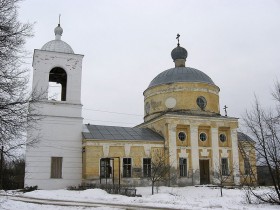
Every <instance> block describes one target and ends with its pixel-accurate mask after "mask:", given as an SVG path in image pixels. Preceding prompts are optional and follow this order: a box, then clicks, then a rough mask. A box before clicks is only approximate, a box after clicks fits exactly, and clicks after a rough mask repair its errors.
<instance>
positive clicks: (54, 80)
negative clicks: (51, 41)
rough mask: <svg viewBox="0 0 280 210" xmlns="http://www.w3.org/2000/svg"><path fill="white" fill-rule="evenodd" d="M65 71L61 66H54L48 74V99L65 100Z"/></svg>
mask: <svg viewBox="0 0 280 210" xmlns="http://www.w3.org/2000/svg"><path fill="white" fill-rule="evenodd" d="M66 88H67V73H66V71H65V70H64V69H63V68H60V67H55V68H53V69H52V70H51V71H50V74H49V89H48V99H49V100H57V101H66V92H67V91H66Z"/></svg>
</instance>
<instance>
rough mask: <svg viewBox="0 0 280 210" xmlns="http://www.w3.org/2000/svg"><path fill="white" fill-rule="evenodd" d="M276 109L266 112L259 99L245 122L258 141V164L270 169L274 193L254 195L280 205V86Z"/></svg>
mask: <svg viewBox="0 0 280 210" xmlns="http://www.w3.org/2000/svg"><path fill="white" fill-rule="evenodd" d="M272 95H273V97H274V99H275V102H276V104H275V107H273V108H270V109H269V110H265V109H264V108H263V107H262V106H261V105H260V102H259V100H258V99H257V97H255V103H254V106H253V108H252V110H251V111H247V112H246V116H245V117H244V122H245V125H246V127H247V128H248V130H249V132H250V133H251V135H252V137H253V139H254V140H255V141H256V144H255V148H256V151H257V157H258V164H260V165H263V166H266V167H268V169H269V174H270V176H271V179H272V183H273V191H272V192H271V193H266V194H263V195H259V194H256V193H254V192H253V191H252V193H253V194H254V195H255V196H256V197H257V198H258V199H259V200H261V201H263V202H269V203H277V204H280V115H279V113H280V108H279V105H280V84H279V82H277V83H276V85H275V90H274V91H273V93H272Z"/></svg>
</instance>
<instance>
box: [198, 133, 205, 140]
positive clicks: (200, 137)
mask: <svg viewBox="0 0 280 210" xmlns="http://www.w3.org/2000/svg"><path fill="white" fill-rule="evenodd" d="M199 139H200V140H201V141H206V140H207V135H206V133H201V134H199Z"/></svg>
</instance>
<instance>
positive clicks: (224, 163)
mask: <svg viewBox="0 0 280 210" xmlns="http://www.w3.org/2000/svg"><path fill="white" fill-rule="evenodd" d="M222 175H223V176H228V175H229V173H228V159H227V158H222Z"/></svg>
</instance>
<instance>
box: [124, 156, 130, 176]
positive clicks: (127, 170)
mask: <svg viewBox="0 0 280 210" xmlns="http://www.w3.org/2000/svg"><path fill="white" fill-rule="evenodd" d="M123 177H131V158H123Z"/></svg>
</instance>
